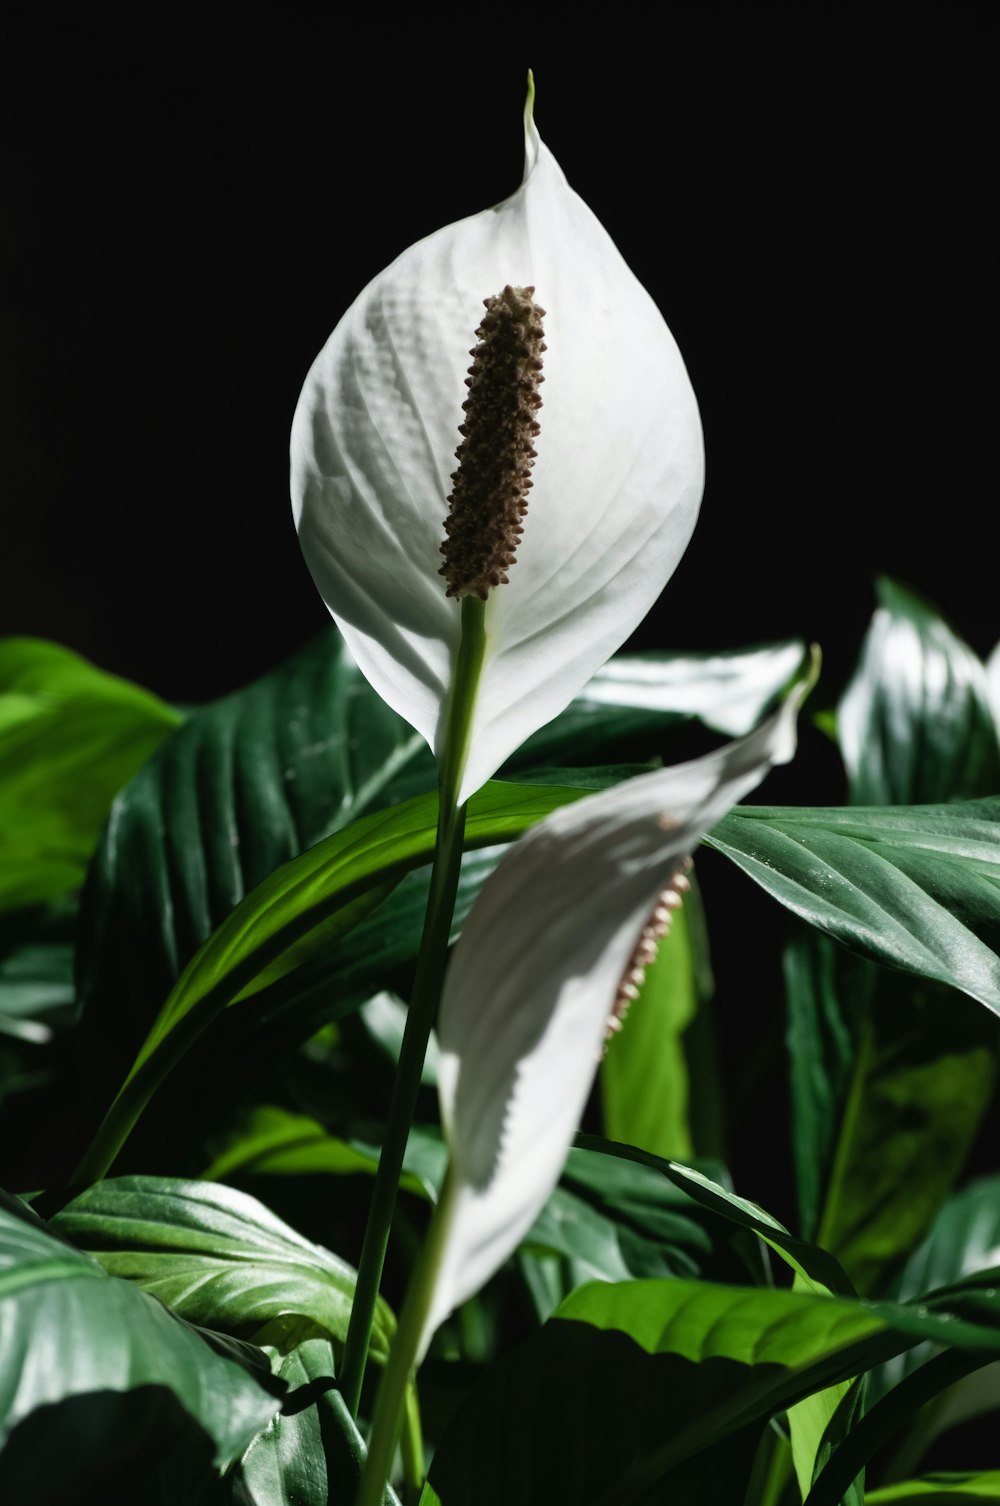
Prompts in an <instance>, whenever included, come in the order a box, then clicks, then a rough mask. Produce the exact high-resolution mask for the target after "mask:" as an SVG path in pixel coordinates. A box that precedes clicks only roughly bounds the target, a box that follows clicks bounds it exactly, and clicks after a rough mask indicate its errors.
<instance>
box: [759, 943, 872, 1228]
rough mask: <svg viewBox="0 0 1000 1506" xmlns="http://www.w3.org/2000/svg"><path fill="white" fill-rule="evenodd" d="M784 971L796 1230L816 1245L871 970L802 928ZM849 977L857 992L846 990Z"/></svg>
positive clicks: (789, 950) (785, 960)
mask: <svg viewBox="0 0 1000 1506" xmlns="http://www.w3.org/2000/svg"><path fill="white" fill-rule="evenodd" d="M782 969H783V973H784V982H785V1007H786V1011H787V1016H786V1017H787V1026H786V1035H785V1040H786V1044H787V1047H788V1060H789V1093H790V1096H791V1109H792V1136H791V1142H792V1143H791V1151H792V1158H793V1161H794V1164H795V1185H796V1189H797V1192H798V1199H799V1227H800V1228H801V1230H802V1232H803V1234H804V1235H805V1236H806V1237H807V1238H809V1239H812V1238H814V1237H815V1234H816V1229H817V1226H818V1224H819V1217H820V1211H821V1208H822V1203H823V1193H824V1190H825V1187H826V1180H827V1177H828V1175H829V1170H830V1164H831V1162H832V1160H833V1152H834V1147H835V1145H836V1140H837V1133H838V1130H839V1126H840V1116H841V1111H842V1107H843V1103H844V1100H845V1098H846V1095H847V1087H848V1084H849V1082H850V1078H851V1067H852V1062H853V1057H854V1029H855V1021H856V1018H857V1016H858V1015H859V1014H860V1013H861V996H862V995H867V994H868V993H870V992H871V984H872V980H873V977H874V970H873V969H872V968H871V966H870V964H869V963H867V962H863V961H862V960H861V958H859V957H855V956H853V955H852V954H851V953H849V952H847V951H845V950H844V948H843V947H840V946H837V944H836V943H835V942H833V941H831V940H830V938H829V937H828V936H824V935H823V934H822V933H821V932H819V931H814V930H812V929H811V928H810V927H809V926H806V925H802V924H799V923H796V924H795V925H794V928H793V930H792V933H791V935H790V937H789V939H788V941H787V943H786V945H785V947H784V950H783V952H782ZM848 975H849V977H850V981H851V982H852V983H853V984H854V987H853V988H851V987H849V986H847V985H846V983H844V982H843V980H845V979H846V978H847V976H848Z"/></svg>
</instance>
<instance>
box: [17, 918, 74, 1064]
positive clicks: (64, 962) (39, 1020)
mask: <svg viewBox="0 0 1000 1506" xmlns="http://www.w3.org/2000/svg"><path fill="white" fill-rule="evenodd" d="M75 929H76V906H75V904H73V903H72V902H69V903H66V902H63V903H62V904H60V905H53V906H48V907H37V908H35V909H31V910H26V911H25V910H14V911H9V912H8V913H7V914H6V915H3V916H0V1035H2V1034H6V1035H11V1036H13V1037H15V1038H16V1039H18V1040H23V1041H29V1042H31V1043H32V1044H34V1045H45V1044H47V1043H48V1042H49V1041H50V1040H51V1039H52V1036H53V1034H54V1033H55V1032H56V1031H58V1030H59V1029H61V1028H62V1027H64V1026H65V1025H67V1024H68V1023H69V1022H70V1019H71V1017H72V1014H73V999H74V992H73V938H74V933H75Z"/></svg>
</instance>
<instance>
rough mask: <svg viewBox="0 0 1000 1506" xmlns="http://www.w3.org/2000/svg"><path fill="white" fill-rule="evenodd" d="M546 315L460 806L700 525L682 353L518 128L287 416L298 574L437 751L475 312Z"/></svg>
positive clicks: (357, 311) (368, 302)
mask: <svg viewBox="0 0 1000 1506" xmlns="http://www.w3.org/2000/svg"><path fill="white" fill-rule="evenodd" d="M508 283H511V284H513V285H515V286H533V287H534V288H535V289H536V299H537V301H538V302H539V304H540V305H541V306H542V307H543V308H544V309H545V310H546V315H545V320H544V324H545V339H546V343H547V345H548V351H547V353H546V355H545V358H544V362H545V364H544V377H545V382H544V385H543V387H542V389H541V395H542V399H543V406H542V408H541V410H540V413H539V415H538V416H539V421H540V423H541V433H540V435H539V437H538V439H537V441H536V448H537V451H538V458H537V461H536V463H535V467H534V470H533V473H532V477H533V487H532V490H531V492H530V496H529V509H528V514H527V517H526V518H525V519H524V536H523V538H522V539H521V542H520V545H519V548H518V551H517V559H516V562H515V563H514V564H513V565H512V566H511V569H510V583H509V585H506V586H501V587H499V588H498V589H497V590H496V591H494V592H493V593H492V594H491V596H490V598H489V601H488V602H487V606H486V633H487V647H486V657H485V663H484V667H483V672H482V678H481V682H480V690H479V696H478V701H477V704H476V709H475V713H474V718H473V723H472V735H471V741H470V752H469V757H468V763H467V765H466V770H465V775H464V779H463V781H462V787H461V791H460V796H459V798H460V799H461V800H464V799H466V798H467V797H468V796H469V795H470V794H472V793H473V792H474V791H475V790H476V789H478V788H479V787H480V786H481V785H482V784H483V783H485V781H486V780H487V779H488V778H489V777H490V775H491V774H493V773H494V772H495V770H496V769H497V768H498V767H499V766H500V764H501V763H503V761H504V760H505V759H506V758H507V757H508V756H509V755H510V754H511V753H513V752H514V750H515V749H516V748H517V747H519V746H520V744H521V743H522V742H523V741H524V739H525V738H526V737H527V736H528V735H529V734H530V733H531V732H533V731H534V730H535V729H536V728H538V727H540V726H542V725H543V724H544V723H545V722H547V721H549V720H550V719H551V718H552V717H553V716H555V715H556V714H557V713H558V712H559V711H561V710H562V709H563V707H565V706H566V705H567V704H568V702H569V701H570V700H571V699H572V697H573V696H574V695H575V694H576V692H577V691H578V690H579V689H580V687H581V686H582V685H584V684H585V683H586V682H587V681H588V680H589V679H590V677H591V676H592V675H593V673H594V672H595V670H597V669H598V668H599V667H600V665H601V664H603V663H604V661H605V660H606V659H608V658H609V657H610V655H611V654H612V653H614V651H615V650H616V649H617V648H618V647H619V646H620V645H621V644H622V642H623V641H624V640H625V638H626V637H627V636H628V635H629V633H631V631H632V630H633V629H634V628H635V627H636V625H637V624H638V623H639V622H640V621H641V620H642V618H643V617H644V616H645V615H646V613H647V612H648V610H649V608H650V607H651V606H652V604H653V602H654V601H655V600H656V598H657V596H658V595H659V594H660V592H661V590H662V589H663V586H664V585H665V583H666V582H667V580H668V579H669V578H670V576H671V574H672V573H673V570H674V568H675V567H676V565H677V562H678V560H679V559H680V557H681V555H682V554H683V552H684V549H685V547H686V546H687V542H688V539H689V538H690V536H691V532H692V529H693V528H694V524H695V520H696V518H697V514H698V508H699V505H700V502H701V495H702V489H703V485H704V452H703V445H702V433H701V422H700V419H699V415H698V405H697V402H696V400H695V396H694V392H693V389H692V387H691V383H690V380H689V378H688V374H687V371H686V370H685V367H684V363H683V361H682V359H681V356H680V353H679V351H678V349H677V345H676V343H675V341H674V338H673V336H672V335H671V333H670V331H669V329H668V328H667V326H666V324H665V323H664V321H663V318H662V316H661V314H660V312H659V310H658V309H657V307H656V305H655V304H654V303H653V301H652V299H651V298H650V297H649V295H648V293H646V291H645V290H644V289H643V288H642V287H641V286H640V284H639V283H638V282H637V281H636V279H635V277H634V276H633V274H632V273H631V272H630V271H629V269H628V267H627V266H626V264H625V262H624V261H623V259H622V257H621V254H620V253H619V251H618V250H617V248H616V246H615V245H614V243H613V242H612V240H611V238H610V236H609V235H608V234H607V232H606V231H605V230H604V228H603V226H602V225H601V224H600V222H599V221H598V220H597V219H596V218H595V216H594V215H593V214H592V213H591V211H590V210H589V209H588V208H587V206H586V204H584V202H583V200H582V199H580V198H579V197H578V196H577V194H575V193H574V192H573V190H572V189H571V188H570V187H569V185H568V184H567V182H566V179H565V177H564V176H563V173H562V171H561V169H560V167H559V165H558V163H557V162H556V161H555V159H554V157H553V156H552V154H551V153H550V152H549V151H548V150H547V148H546V147H545V146H544V145H543V143H542V142H541V140H540V139H539V136H538V133H537V131H536V130H535V127H534V123H533V121H532V119H531V117H530V111H529V112H528V114H527V115H526V122H525V173H524V181H523V182H522V184H521V187H520V188H519V189H518V191H517V192H516V193H515V194H514V195H513V196H512V197H511V198H509V199H507V200H506V201H505V202H504V203H502V204H499V205H497V206H496V207H495V208H492V209H487V210H484V211H483V212H482V213H481V214H477V215H473V216H472V217H471V218H470V219H466V220H461V221H459V222H458V223H457V224H454V225H449V226H447V227H446V228H445V229H443V230H439V231H437V232H436V233H435V234H434V235H431V236H428V237H427V239H426V240H422V241H419V242H418V243H417V244H416V245H414V246H411V247H410V248H409V250H407V251H404V252H403V254H402V255H401V256H400V257H398V258H397V260H396V261H394V262H393V263H392V265H391V266H389V267H387V268H386V270H385V271H384V272H382V273H381V274H380V275H379V276H378V277H376V278H375V280H374V281H373V282H371V283H369V285H368V287H367V288H365V290H364V292H363V293H362V294H361V295H360V297H359V298H358V299H357V300H356V301H355V302H354V303H353V304H352V306H351V307H350V308H349V309H348V311H347V313H346V314H345V315H344V317H343V319H341V321H340V323H339V324H338V325H337V327H336V329H335V330H334V332H333V334H332V335H331V336H330V339H329V340H328V341H327V344H326V345H325V346H324V348H323V350H322V351H321V353H320V355H319V356H318V358H317V359H316V361H315V363H314V365H313V367H312V370H311V371H310V373H309V375H308V377H307V379H306V383H305V386H304V388H303V390H302V395H301V397H300V399H299V403H298V407H297V409H296V412H295V418H294V422H293V425H292V439H291V486H292V505H293V512H294V516H295V521H296V526H297V528H298V531H299V539H300V542H301V546H302V551H303V554H304V556H305V559H306V562H307V564H308V566H309V569H310V571H311V573H312V576H313V579H314V580H315V582H316V585H317V587H318V588H319V591H320V594H321V595H322V597H323V600H324V601H325V602H326V605H327V607H328V608H329V610H330V612H331V613H332V614H333V616H334V617H335V619H336V621H337V623H338V625H339V627H340V629H341V631H342V633H343V634H344V637H345V638H346V639H347V642H348V644H349V645H350V647H351V649H352V651H353V653H354V655H355V657H356V659H357V661H358V664H359V665H360V667H361V669H362V671H363V673H364V674H365V676H366V677H367V679H368V680H369V681H370V682H371V684H372V685H373V686H374V688H375V689H376V690H377V691H378V693H379V694H380V695H381V696H382V697H383V699H384V700H386V701H387V702H388V703H389V704H390V705H391V706H392V707H393V708H394V709H395V710H396V711H398V712H399V713H400V715H402V716H404V717H405V718H406V719H407V721H409V722H410V723H411V724H412V725H413V726H414V727H415V728H416V729H417V730H418V731H419V732H420V733H421V734H422V735H423V736H424V737H425V738H426V739H427V741H428V743H430V745H431V746H432V748H434V750H435V752H437V753H438V754H439V755H440V753H441V751H442V740H443V736H444V726H445V702H446V699H447V695H448V688H449V684H450V678H451V666H452V661H453V658H454V654H455V649H456V645H457V642H458V637H459V627H460V615H461V614H460V605H459V603H458V602H457V601H455V600H454V599H448V597H446V595H445V591H446V583H445V581H444V579H443V577H442V576H441V575H439V573H438V571H439V569H440V566H441V563H442V556H441V553H440V546H441V543H442V541H443V539H444V521H445V518H446V516H447V511H448V508H447V499H448V496H449V494H450V491H451V486H452V482H451V479H450V478H451V473H452V472H453V471H454V470H455V468H456V461H455V450H456V447H457V445H458V443H459V441H460V436H459V433H458V426H459V424H460V423H461V421H462V418H463V413H462V403H463V401H464V399H465V396H466V387H465V385H464V379H465V376H466V373H467V371H468V367H469V364H470V361H469V351H470V349H471V348H472V346H473V345H474V343H475V329H476V326H477V325H478V323H479V321H480V319H481V317H482V309H483V300H484V299H485V298H486V297H488V296H491V295H494V294H496V293H498V292H500V290H501V289H502V288H503V287H504V286H505V285H506V284H508Z"/></svg>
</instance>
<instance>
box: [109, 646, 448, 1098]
mask: <svg viewBox="0 0 1000 1506" xmlns="http://www.w3.org/2000/svg"><path fill="white" fill-rule="evenodd" d="M433 778H434V776H433V763H432V760H431V758H430V754H429V752H428V751H427V749H426V747H425V745H424V743H423V741H422V739H420V738H419V737H417V735H416V734H415V733H414V732H413V731H412V729H411V728H409V727H408V726H406V724H405V723H404V722H402V721H401V720H400V719H399V718H398V717H397V716H396V715H395V713H394V712H392V711H390V710H389V708H388V707H386V706H385V705H384V704H383V702H382V701H381V700H380V699H379V698H378V697H377V696H376V695H374V693H373V692H372V691H371V690H370V688H369V687H368V685H367V682H366V681H365V680H364V679H363V678H362V676H361V674H360V672H359V671H358V670H357V668H356V667H355V665H354V663H353V661H352V660H351V659H350V657H349V656H348V654H347V652H346V649H345V648H344V647H343V645H342V642H341V640H340V637H339V635H338V634H337V633H336V632H335V631H334V630H333V629H330V630H328V631H327V632H326V633H324V634H322V635H321V636H320V637H319V638H318V639H316V640H315V641H314V642H312V643H310V644H308V645H307V646H306V647H305V648H303V649H302V650H300V652H299V653H297V654H296V655H295V656H294V657H293V658H292V659H291V660H289V661H288V663H286V664H284V665H282V666H281V667H280V668H279V669H277V670H275V671H274V672H273V673H271V674H269V675H267V676H265V677H264V678H263V679H261V680H257V681H255V682H254V683H253V684H252V685H250V686H248V687H247V688H246V689H245V690H241V691H237V692H236V693H235V694H233V695H230V696H226V697H225V698H224V699H223V700H221V701H217V702H215V703H214V704H213V705H211V706H207V707H205V708H203V709H202V710H199V711H196V712H195V713H193V714H192V716H190V717H189V719H188V721H187V722H186V724H185V725H184V726H183V727H182V728H180V730H179V731H178V732H176V733H175V734H174V736H173V737H171V738H170V739H169V740H168V741H167V742H166V743H165V744H164V746H163V747H162V748H161V749H160V750H159V752H158V753H157V755H156V756H155V757H154V758H153V759H151V760H150V761H149V762H148V763H147V764H146V765H145V767H144V768H143V769H142V770H141V771H140V772H139V773H138V775H137V776H136V778H135V779H134V780H133V781H132V782H131V784H129V785H128V786H127V787H126V788H125V789H124V790H122V792H121V794H120V796H119V797H118V798H117V800H116V801H115V805H114V811H113V815H112V819H111V821H110V822H109V824H108V826H107V829H106V830H105V832H104V835H103V838H102V841H101V844H100V846H99V848H98V850H97V852H96V854H95V857H94V861H93V863H92V865H91V870H90V873H89V875H88V882H87V888H86V893H85V897H84V909H83V914H82V916H81V933H80V934H81V940H80V961H79V977H80V997H81V1004H82V1008H83V1020H84V1027H85V1029H84V1045H85V1049H86V1064H87V1072H88V1075H90V1076H91V1077H92V1078H93V1080H94V1087H95V1095H99V1097H100V1098H103V1099H104V1101H105V1102H106V1101H107V1099H108V1097H110V1095H111V1094H112V1093H113V1092H114V1090H115V1089H116V1088H117V1087H118V1086H119V1085H120V1083H121V1081H122V1078H123V1077H124V1075H125V1073H126V1071H127V1070H128V1067H129V1064H130V1062H131V1060H132V1058H133V1057H134V1055H135V1052H136V1051H137V1049H138V1048H139V1046H140V1044H141V1042H142V1039H143V1036H144V1035H145V1033H146V1031H147V1030H148V1028H149V1025H150V1024H151V1022H152V1020H153V1018H154V1016H155V1014H156V1010H157V1009H158V1008H159V1006H160V1005H161V1004H162V1003H163V1001H164V999H165V998H166V997H167V994H168V993H169V992H170V989H171V988H172V986H173V984H174V982H175V981H176V979H177V977H178V976H179V974H180V972H181V971H182V970H183V968H184V967H185V965H186V964H187V963H188V962H189V961H190V959H191V957H192V956H193V955H194V953H195V952H196V951H197V950H198V948H199V946H201V944H202V943H203V942H204V941H205V940H207V938H208V937H209V936H210V935H211V934H212V932H213V931H214V930H215V929H216V928H217V926H219V925H220V924H221V922H222V921H223V920H224V919H225V918H226V917H227V916H228V915H229V914H230V912H231V911H232V910H233V909H234V907H235V906H236V905H238V904H239V902H240V901H241V900H242V899H244V897H245V896H246V895H247V894H248V893H250V891H251V890H252V889H253V888H254V887H255V886H256V885H257V884H259V883H260V882H261V881H262V880H263V879H265V878H267V877H268V875H269V874H271V873H272V871H273V870H274V869H276V868H278V867H279V865H281V864H283V863H287V862H288V861H289V860H290V859H291V858H294V857H296V856H297V855H298V854H299V853H301V852H303V851H304V850H305V849H306V848H308V847H310V846H312V844H313V843H315V842H317V841H319V840H320V839H321V838H323V837H326V836H328V835H329V834H330V833H331V832H333V831H336V830H339V829H340V828H341V827H343V826H345V825H347V824H348V823H349V822H351V821H352V820H355V819H356V818H357V817H359V816H362V815H364V814H365V813H368V812H371V811H373V810H378V809H381V808H382V807H384V806H385V805H387V804H389V803H391V802H392V801H393V800H397V799H400V798H402V796H403V795H409V794H412V793H413V791H414V790H415V789H420V788H425V789H426V788H429V787H430V786H431V785H432V784H433Z"/></svg>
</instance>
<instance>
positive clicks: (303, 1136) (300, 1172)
mask: <svg viewBox="0 0 1000 1506" xmlns="http://www.w3.org/2000/svg"><path fill="white" fill-rule="evenodd" d="M446 1154H447V1153H446V1151H445V1147H444V1142H443V1141H442V1139H441V1137H440V1134H438V1133H437V1132H431V1131H429V1130H428V1129H425V1127H424V1126H421V1125H414V1126H413V1127H412V1129H411V1131H410V1138H409V1142H408V1144H407V1148H406V1154H405V1155H404V1157H403V1176H402V1179H401V1181H400V1186H401V1188H402V1189H403V1191H405V1192H412V1193H415V1194H416V1195H417V1196H418V1197H422V1198H425V1199H427V1200H428V1201H431V1202H433V1201H434V1200H435V1199H436V1197H437V1189H438V1187H439V1186H440V1184H441V1181H442V1179H443V1177H444V1165H445V1160H446ZM378 1158H379V1148H378V1146H377V1145H369V1144H367V1143H362V1142H359V1141H357V1140H344V1139H341V1138H340V1137H338V1136H336V1135H332V1134H330V1132H329V1131H328V1130H326V1129H324V1128H323V1126H322V1125H321V1124H320V1123H319V1121H318V1120H316V1119H314V1118H312V1117H311V1116H310V1115H308V1114H297V1113H293V1112H291V1111H290V1110H288V1109H284V1108H281V1107H279V1106H278V1105H275V1104H261V1105H258V1106H257V1107H256V1108H254V1109H251V1110H249V1111H245V1112H244V1113H243V1114H242V1115H240V1116H239V1118H238V1119H237V1121H236V1123H235V1124H234V1126H233V1128H232V1131H231V1134H230V1137H229V1140H228V1143H227V1144H226V1145H225V1146H224V1147H222V1148H220V1149H219V1152H218V1154H217V1155H216V1156H215V1158H214V1159H213V1160H212V1161H211V1163H210V1164H209V1165H208V1167H207V1168H206V1169H205V1171H204V1173H203V1176H204V1179H205V1180H206V1181H216V1180H219V1181H222V1180H233V1179H234V1178H235V1179H238V1180H241V1181H242V1180H244V1179H247V1178H252V1177H262V1176H263V1177H274V1176H278V1177H295V1176H314V1175H316V1174H317V1173H321V1174H325V1175H329V1176H355V1175H362V1176H374V1174H375V1170H376V1168H377V1166H378Z"/></svg>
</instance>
